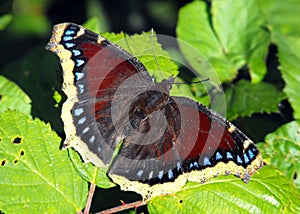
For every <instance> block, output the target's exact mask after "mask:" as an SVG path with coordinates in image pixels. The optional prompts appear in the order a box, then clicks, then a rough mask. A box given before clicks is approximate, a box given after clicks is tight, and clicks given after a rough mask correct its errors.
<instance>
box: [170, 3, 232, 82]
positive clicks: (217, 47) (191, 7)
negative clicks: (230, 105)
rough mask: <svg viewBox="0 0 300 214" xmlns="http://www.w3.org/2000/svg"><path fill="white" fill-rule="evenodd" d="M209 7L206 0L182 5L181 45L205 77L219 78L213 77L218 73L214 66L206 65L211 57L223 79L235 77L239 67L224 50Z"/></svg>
mask: <svg viewBox="0 0 300 214" xmlns="http://www.w3.org/2000/svg"><path fill="white" fill-rule="evenodd" d="M207 10H208V9H207V6H206V4H205V2H202V1H194V2H192V3H190V4H187V5H185V6H184V7H183V8H181V9H180V11H179V19H178V23H177V28H176V33H177V37H178V39H179V47H180V49H181V51H182V53H183V55H184V57H185V58H186V59H187V61H188V62H189V63H190V64H191V66H192V67H193V69H194V70H195V71H196V72H197V73H199V75H200V76H201V77H203V78H207V77H210V78H211V80H212V81H214V82H215V81H217V80H215V78H212V76H213V77H214V76H215V75H214V73H213V72H214V70H211V69H205V68H209V67H210V66H209V65H208V63H207V60H208V62H209V63H211V64H212V66H213V68H214V69H215V72H216V78H218V79H219V80H220V81H221V82H223V81H225V80H230V79H232V78H233V77H234V76H235V75H236V73H237V71H236V70H235V68H234V65H233V64H232V63H231V62H230V61H229V60H228V59H227V58H226V56H225V55H224V53H223V50H222V46H221V44H220V42H219V40H218V38H217V37H216V35H215V33H214V32H213V29H212V28H211V25H210V20H209V18H210V17H209V16H208V14H207ZM180 40H183V41H180ZM205 57H207V60H205ZM216 84H218V83H216Z"/></svg>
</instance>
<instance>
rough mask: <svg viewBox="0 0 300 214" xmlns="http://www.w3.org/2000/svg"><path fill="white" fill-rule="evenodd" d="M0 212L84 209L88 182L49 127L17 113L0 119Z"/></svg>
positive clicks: (4, 115)
mask: <svg viewBox="0 0 300 214" xmlns="http://www.w3.org/2000/svg"><path fill="white" fill-rule="evenodd" d="M0 144H1V147H0V174H1V176H0V192H1V194H0V210H1V211H3V212H5V213H75V212H78V211H80V210H82V208H83V207H84V205H85V201H86V196H87V190H88V187H87V182H86V181H84V180H83V179H82V178H81V177H80V176H79V175H78V173H77V172H76V170H75V169H74V167H73V166H72V163H71V162H70V160H69V159H68V154H67V151H62V150H60V149H59V147H60V138H59V137H58V136H57V135H56V134H55V133H54V132H52V131H51V127H50V126H49V125H46V124H44V123H43V122H42V121H40V120H38V119H35V120H31V119H30V118H29V117H28V116H26V115H25V114H23V113H21V112H18V111H6V112H5V113H3V114H1V115H0Z"/></svg>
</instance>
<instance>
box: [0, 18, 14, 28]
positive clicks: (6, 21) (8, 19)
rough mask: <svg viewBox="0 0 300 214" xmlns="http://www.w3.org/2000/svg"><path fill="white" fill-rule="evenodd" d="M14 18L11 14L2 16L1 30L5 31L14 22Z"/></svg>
mask: <svg viewBox="0 0 300 214" xmlns="http://www.w3.org/2000/svg"><path fill="white" fill-rule="evenodd" d="M12 19H13V17H12V15H10V14H5V15H2V16H0V30H4V29H5V28H6V27H7V25H8V24H9V23H10V22H11V21H12Z"/></svg>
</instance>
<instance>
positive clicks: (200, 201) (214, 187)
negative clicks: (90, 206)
mask: <svg viewBox="0 0 300 214" xmlns="http://www.w3.org/2000/svg"><path fill="white" fill-rule="evenodd" d="M299 197H300V193H299V191H298V190H297V189H296V188H295V186H294V185H293V184H292V182H290V181H289V180H288V179H287V178H286V177H284V176H282V175H280V173H279V172H278V171H276V169H274V168H272V167H270V166H264V167H263V168H262V169H260V170H259V172H258V173H257V174H256V175H254V176H253V177H252V178H251V180H250V181H249V183H248V184H245V183H243V182H242V181H241V180H240V179H237V178H235V177H233V176H219V177H217V178H214V179H211V180H210V181H208V182H206V183H204V184H196V183H188V184H187V185H186V186H185V187H184V188H183V189H182V191H180V192H178V193H175V194H172V195H168V196H163V197H156V198H153V199H152V200H151V201H150V202H149V203H148V209H149V211H150V213H299V212H300V201H299Z"/></svg>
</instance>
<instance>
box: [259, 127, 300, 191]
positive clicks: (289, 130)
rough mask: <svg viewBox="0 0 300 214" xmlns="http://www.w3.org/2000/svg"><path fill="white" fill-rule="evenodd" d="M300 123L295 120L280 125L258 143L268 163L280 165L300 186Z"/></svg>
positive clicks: (299, 186)
mask: <svg viewBox="0 0 300 214" xmlns="http://www.w3.org/2000/svg"><path fill="white" fill-rule="evenodd" d="M299 132H300V125H299V123H298V122H296V121H293V122H290V123H287V124H285V125H283V126H281V127H279V128H278V129H277V130H276V131H274V132H272V133H270V134H268V135H267V136H266V137H265V142H266V143H265V144H258V145H259V147H260V151H261V152H262V155H263V158H264V160H265V161H266V162H267V163H270V164H272V165H274V166H276V167H278V168H279V169H280V170H281V171H282V172H283V173H284V174H285V175H286V176H287V177H288V178H289V179H290V180H293V181H294V183H295V184H296V185H297V187H298V188H300V165H299V163H300V135H299Z"/></svg>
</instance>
